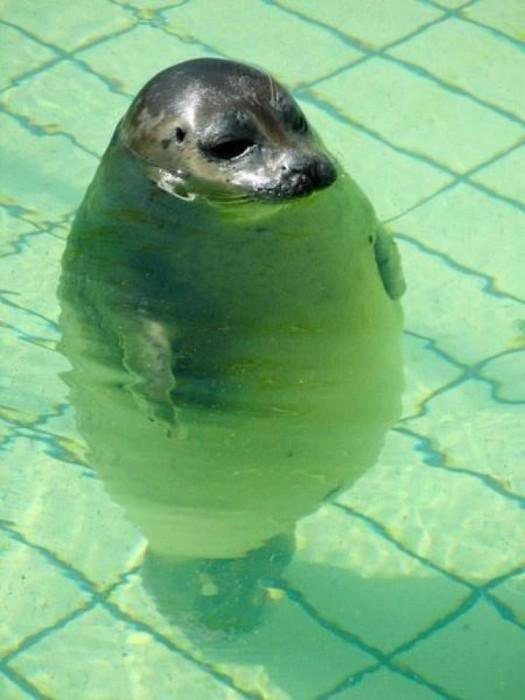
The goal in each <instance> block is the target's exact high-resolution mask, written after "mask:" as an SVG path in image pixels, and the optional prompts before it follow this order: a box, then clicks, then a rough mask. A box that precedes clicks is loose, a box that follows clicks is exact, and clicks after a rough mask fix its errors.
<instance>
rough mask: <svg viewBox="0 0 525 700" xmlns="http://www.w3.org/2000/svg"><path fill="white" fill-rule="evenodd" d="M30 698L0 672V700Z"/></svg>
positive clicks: (27, 699) (25, 699)
mask: <svg viewBox="0 0 525 700" xmlns="http://www.w3.org/2000/svg"><path fill="white" fill-rule="evenodd" d="M31 697H32V696H31V695H29V693H26V692H25V691H24V690H22V689H21V688H20V687H19V686H18V685H16V684H15V683H13V682H12V681H10V680H9V679H8V678H6V676H4V674H3V673H2V672H0V698H2V700H30V698H31Z"/></svg>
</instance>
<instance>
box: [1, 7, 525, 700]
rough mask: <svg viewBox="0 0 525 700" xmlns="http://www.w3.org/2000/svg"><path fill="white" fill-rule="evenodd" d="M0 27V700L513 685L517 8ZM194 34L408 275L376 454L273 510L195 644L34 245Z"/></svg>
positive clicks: (62, 15) (52, 240)
mask: <svg viewBox="0 0 525 700" xmlns="http://www.w3.org/2000/svg"><path fill="white" fill-rule="evenodd" d="M0 32H1V39H0V46H1V47H2V48H1V51H2V52H3V59H4V60H3V63H2V65H3V68H4V70H3V72H2V76H1V77H0V121H1V128H0V152H1V154H2V168H1V170H0V213H1V217H2V219H1V220H2V228H1V235H0V314H1V315H0V323H1V348H2V352H1V353H0V455H1V462H0V571H1V573H0V601H1V607H0V698H1V699H2V700H19V699H23V698H24V699H25V698H53V699H55V698H56V699H60V700H62V699H64V700H69V699H70V698H86V699H87V698H89V700H93V699H96V700H102V699H107V700H128V699H129V698H133V699H137V700H143V699H144V700H145V699H148V700H149V699H151V700H162V699H164V698H166V699H167V698H173V697H176V698H181V699H184V700H185V699H186V698H188V700H200V699H203V700H207V699H211V698H213V699H214V700H215V699H216V698H217V699H220V698H231V699H233V698H264V699H268V700H274V699H275V700H284V699H286V698H292V699H294V700H295V699H298V700H308V699H310V698H312V699H313V698H318V699H325V698H334V700H343V699H346V698H352V699H354V698H355V699H356V700H357V699H358V700H376V699H377V700H379V699H381V700H383V699H386V700H416V699H420V698H421V699H422V700H423V699H425V698H428V699H430V698H454V699H458V700H493V699H495V698H497V699H498V700H517V699H518V698H521V697H523V695H524V690H523V689H524V688H525V671H524V666H523V659H524V658H525V634H524V632H525V460H524V450H523V434H524V432H525V430H524V428H525V421H524V413H523V406H522V404H523V402H524V400H525V384H524V380H523V378H524V376H525V373H524V371H523V348H524V345H525V309H524V300H525V289H524V287H525V276H524V274H523V261H524V260H525V249H524V242H523V241H524V239H523V222H524V209H525V189H524V183H525V180H524V178H523V171H524V168H525V146H524V145H523V136H524V130H523V126H524V123H525V78H524V76H525V57H524V54H523V44H522V40H523V39H524V38H525V5H523V3H522V2H521V0H471V1H470V2H463V1H462V0H439V2H438V1H437V0H436V1H435V2H434V1H430V0H429V1H424V0H421V1H416V0H389V2H377V3H372V2H355V3H349V2H344V1H343V0H326V1H325V2H323V3H317V2H314V1H313V0H273V1H272V0H249V1H248V0H223V1H222V2H218V1H215V0H181V1H179V2H173V3H169V2H168V0H164V1H163V0H143V1H142V2H140V0H136V1H134V2H133V1H131V2H124V1H122V2H121V1H119V0H92V1H91V2H89V3H84V2H80V1H79V0H74V1H73V2H71V0H70V1H69V2H68V1H66V0H53V1H51V0H42V2H40V3H30V2H20V0H4V1H3V3H2V6H1V14H0ZM200 56H216V57H230V58H234V59H237V60H241V61H247V62H252V63H255V64H258V65H260V66H263V67H265V68H266V69H268V70H269V71H271V72H272V73H273V74H274V75H276V77H277V78H278V79H279V80H281V81H282V82H283V83H284V84H285V85H287V86H288V87H289V88H290V89H291V90H292V91H293V93H294V95H295V97H296V98H297V99H298V100H299V102H300V104H301V106H302V107H303V109H304V111H305V113H306V114H307V116H308V118H309V119H310V121H311V122H312V124H314V126H315V127H316V129H317V130H318V131H319V132H320V133H321V134H322V136H323V139H324V141H325V143H326V144H327V146H328V147H329V149H330V150H331V151H332V152H334V153H335V154H336V155H337V156H338V157H339V158H340V160H341V162H342V163H344V166H345V168H346V169H347V170H348V172H349V173H350V174H351V175H352V177H354V178H355V180H356V181H357V182H358V183H359V184H360V186H361V187H362V188H363V189H364V190H365V192H366V193H367V195H368V196H369V197H370V199H371V201H372V202H373V204H374V206H375V208H376V211H377V214H378V216H379V218H380V219H381V220H382V221H385V222H387V224H388V226H389V228H390V229H391V230H392V231H393V232H394V234H395V235H396V239H397V243H398V246H399V248H400V251H401V255H402V258H403V265H404V270H405V276H406V279H407V286H408V288H407V292H406V294H405V296H404V297H403V307H404V313H405V330H404V333H403V351H404V365H405V369H404V371H405V378H406V389H405V392H404V395H403V413H402V416H401V418H400V419H399V421H398V422H397V423H396V425H395V426H394V427H393V428H392V429H391V430H390V431H389V432H388V434H387V436H386V439H385V444H384V448H383V450H382V452H381V455H380V457H379V459H378V461H377V463H376V464H375V466H373V467H372V468H370V469H369V470H368V471H367V472H366V473H365V474H364V475H363V476H362V477H361V478H360V479H359V480H358V481H357V482H356V483H355V484H353V485H352V487H351V488H349V489H348V490H346V491H344V492H343V493H342V494H339V495H338V496H337V497H336V498H335V500H334V501H332V502H327V503H324V504H323V505H322V507H320V508H319V509H318V510H317V511H316V512H315V513H313V514H311V515H309V516H308V517H305V518H303V519H302V520H300V521H299V523H298V524H297V527H296V532H295V551H294V552H293V555H292V556H291V561H290V562H289V563H288V565H287V566H286V567H284V568H283V570H282V572H281V573H280V575H279V576H277V577H275V578H274V579H272V580H267V581H266V583H265V589H264V591H265V593H264V595H265V608H264V614H263V615H262V617H261V619H260V620H259V621H258V623H257V624H256V625H254V627H253V629H252V630H250V631H245V632H244V633H242V634H239V635H229V636H225V637H221V638H219V639H215V638H214V639H213V640H211V641H209V643H208V642H207V641H206V640H204V641H203V640H202V639H196V638H194V637H192V636H191V635H189V634H188V633H187V630H186V629H185V628H184V626H183V625H177V624H173V623H170V622H169V620H167V619H166V616H163V615H162V614H161V612H159V609H158V606H157V605H156V604H155V601H154V600H153V598H152V596H151V595H150V594H149V592H148V589H147V587H146V586H145V585H144V567H143V566H142V562H143V560H144V555H145V552H146V547H147V542H146V539H145V537H144V535H143V533H141V532H140V531H139V529H138V528H137V527H136V525H133V524H132V523H131V522H130V520H129V519H128V518H127V515H126V512H125V510H124V509H123V508H122V506H121V505H119V503H117V502H115V501H113V500H112V499H111V498H110V496H109V495H108V493H107V491H106V490H105V488H104V484H103V482H102V480H101V479H100V476H99V475H98V474H97V472H96V471H94V470H93V469H92V466H91V465H90V464H89V463H88V457H87V454H86V445H85V442H84V439H83V437H82V436H81V434H80V432H79V431H78V429H77V427H76V423H75V412H74V410H73V408H72V406H71V405H70V403H69V398H68V387H67V386H66V384H65V383H64V381H63V380H62V378H61V375H62V374H63V373H64V372H66V371H67V370H68V363H67V361H66V359H65V358H64V357H63V355H62V354H61V353H60V352H59V351H58V349H57V346H58V343H59V339H60V328H59V325H58V319H59V314H60V308H59V303H58V300H57V284H58V279H59V276H60V260H61V256H62V253H63V250H64V246H65V241H66V237H67V235H68V230H69V227H70V225H71V222H72V219H73V216H74V213H75V210H76V208H77V207H78V204H79V202H80V200H81V198H82V196H83V193H84V191H85V188H86V186H87V184H88V183H89V181H90V180H91V178H92V176H93V174H94V171H95V170H96V167H97V164H98V161H99V159H100V156H101V154H102V153H103V151H104V149H105V147H106V145H107V142H108V141H109V138H110V136H111V134H112V131H113V129H114V126H115V124H116V123H117V121H118V119H119V118H120V116H121V115H122V113H123V112H124V111H125V109H126V108H127V106H128V105H129V102H130V100H131V98H132V97H133V95H134V94H135V93H136V91H137V90H138V89H139V87H140V86H141V85H142V84H143V83H144V82H145V80H147V79H148V78H149V77H150V76H151V75H153V74H154V73H155V72H157V71H158V70H161V69H162V68H164V67H166V66H168V65H170V64H172V63H176V62H178V61H182V60H185V59H188V58H193V57H200Z"/></svg>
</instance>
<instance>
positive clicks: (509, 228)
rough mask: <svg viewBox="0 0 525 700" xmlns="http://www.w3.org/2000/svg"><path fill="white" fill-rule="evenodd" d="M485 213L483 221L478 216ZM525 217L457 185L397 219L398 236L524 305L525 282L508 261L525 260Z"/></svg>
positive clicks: (494, 198) (515, 266)
mask: <svg viewBox="0 0 525 700" xmlns="http://www.w3.org/2000/svg"><path fill="white" fill-rule="evenodd" d="M480 211H482V212H483V216H480V215H479V212H480ZM524 228H525V213H524V212H522V211H520V210H519V209H518V208H517V207H515V206H513V205H511V204H507V202H504V201H502V200H500V199H497V198H496V197H490V196H489V195H488V194H486V193H485V192H480V191H479V190H478V189H476V188H475V187H472V186H470V185H468V184H459V185H458V186H455V187H453V188H451V189H448V190H447V191H446V192H442V193H441V194H439V195H438V196H437V197H434V198H433V199H431V200H430V201H428V202H426V203H425V204H423V205H422V206H421V207H418V208H417V209H414V210H413V211H411V212H409V213H408V214H406V215H405V216H402V217H401V218H399V219H397V220H396V222H395V224H394V229H395V231H396V232H397V233H402V234H404V235H407V236H411V237H412V238H413V239H414V240H415V241H416V242H418V243H421V244H423V245H424V246H426V247H428V248H429V249H431V250H432V251H437V252H438V253H440V254H443V255H446V256H447V257H448V258H450V259H451V260H452V262H457V263H459V264H460V265H462V266H464V267H465V268H467V270H466V271H467V273H468V271H469V270H472V271H474V272H478V273H480V274H482V275H485V276H486V277H490V278H491V279H492V280H493V284H494V287H495V288H496V289H497V290H498V291H500V292H504V293H506V294H509V295H514V296H517V297H519V298H521V299H525V276H524V275H523V270H522V269H521V268H520V266H519V265H510V264H509V260H510V259H513V260H525V236H518V235H516V234H517V233H518V232H519V231H523V229H524Z"/></svg>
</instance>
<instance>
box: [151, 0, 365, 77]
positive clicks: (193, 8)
mask: <svg viewBox="0 0 525 700" xmlns="http://www.w3.org/2000/svg"><path fill="white" fill-rule="evenodd" d="M163 15H164V17H165V18H166V19H167V20H168V26H169V29H170V30H172V31H174V32H175V33H176V34H177V35H178V36H179V37H180V38H181V39H184V40H185V41H192V40H193V41H197V42H202V43H203V44H206V45H207V46H208V47H209V48H211V49H212V50H214V51H217V52H218V53H221V54H225V55H226V56H228V57H231V58H233V59H235V60H238V61H247V62H249V63H255V64H256V65H259V66H261V67H263V68H264V69H266V70H268V71H270V72H271V73H272V74H273V75H275V76H276V77H277V78H278V79H279V80H281V81H282V82H284V83H285V84H286V85H288V86H289V87H293V86H295V85H298V84H300V83H307V82H310V81H312V80H317V79H319V78H321V77H322V76H324V75H327V74H328V73H331V72H332V71H334V70H336V69H337V68H340V67H341V66H344V65H347V64H349V63H350V62H352V61H355V60H357V59H358V58H359V57H360V56H361V55H362V54H361V52H360V51H358V50H356V49H354V48H352V47H351V46H349V45H348V44H347V43H345V42H344V41H342V40H341V39H340V38H339V37H337V36H335V35H334V34H333V33H332V32H330V31H329V30H327V29H324V28H322V27H313V26H312V25H311V24H310V23H309V22H306V21H305V20H302V19H299V18H297V17H293V16H291V15H290V14H289V13H287V12H284V11H283V10H280V9H279V8H278V7H276V6H272V7H269V6H268V5H267V4H266V3H264V2H258V3H246V2H244V0H229V3H228V12H225V11H224V7H223V6H222V5H221V4H220V3H210V2H208V1H207V0H192V1H191V2H189V3H186V4H184V5H181V7H176V8H174V9H173V10H168V11H166V12H164V13H163ZM232 17H235V24H234V25H232V19H231V18H232ZM255 28H257V30H256V31H254V29H255ZM247 37H249V40H247ZM307 46H308V47H311V49H312V50H308V51H306V50H305V47H307ZM271 47H279V50H278V51H272V50H271Z"/></svg>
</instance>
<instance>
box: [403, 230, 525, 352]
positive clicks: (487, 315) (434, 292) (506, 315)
mask: <svg viewBox="0 0 525 700" xmlns="http://www.w3.org/2000/svg"><path fill="white" fill-rule="evenodd" d="M396 223H397V222H396ZM394 231H395V232H396V233H398V229H397V227H396V226H394ZM397 243H398V246H399V249H400V251H401V258H402V260H403V269H404V273H405V278H406V280H407V291H406V293H405V295H404V296H403V309H404V312H405V327H406V328H407V329H408V330H410V331H413V332H415V333H416V334H419V335H422V336H425V337H428V338H432V339H434V341H435V344H436V347H437V348H438V350H441V351H443V352H445V353H447V354H448V355H451V356H452V358H453V359H455V360H457V361H458V362H462V363H465V364H471V363H475V362H479V361H481V360H483V359H485V358H486V357H489V356H492V355H495V354H497V353H499V352H501V351H502V350H507V349H512V348H515V347H517V346H519V344H520V343H521V342H522V341H523V330H522V328H521V325H520V322H519V319H521V318H522V317H523V308H522V307H523V305H522V304H521V303H519V302H518V301H515V300H513V299H511V298H509V297H505V296H498V295H495V294H491V293H489V292H487V291H485V290H486V286H487V282H486V280H485V279H484V278H483V277H480V276H479V275H476V274H474V273H470V274H469V273H468V272H467V271H463V274H459V273H458V270H457V268H454V267H453V266H452V265H451V264H450V263H449V262H448V261H447V260H446V259H443V258H442V256H441V254H440V253H437V252H436V253H434V254H432V253H431V252H429V251H426V250H425V249H422V248H421V247H420V244H419V243H418V241H417V240H416V239H415V238H414V239H412V238H402V237H401V236H398V237H397ZM467 300H468V303H467Z"/></svg>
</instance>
